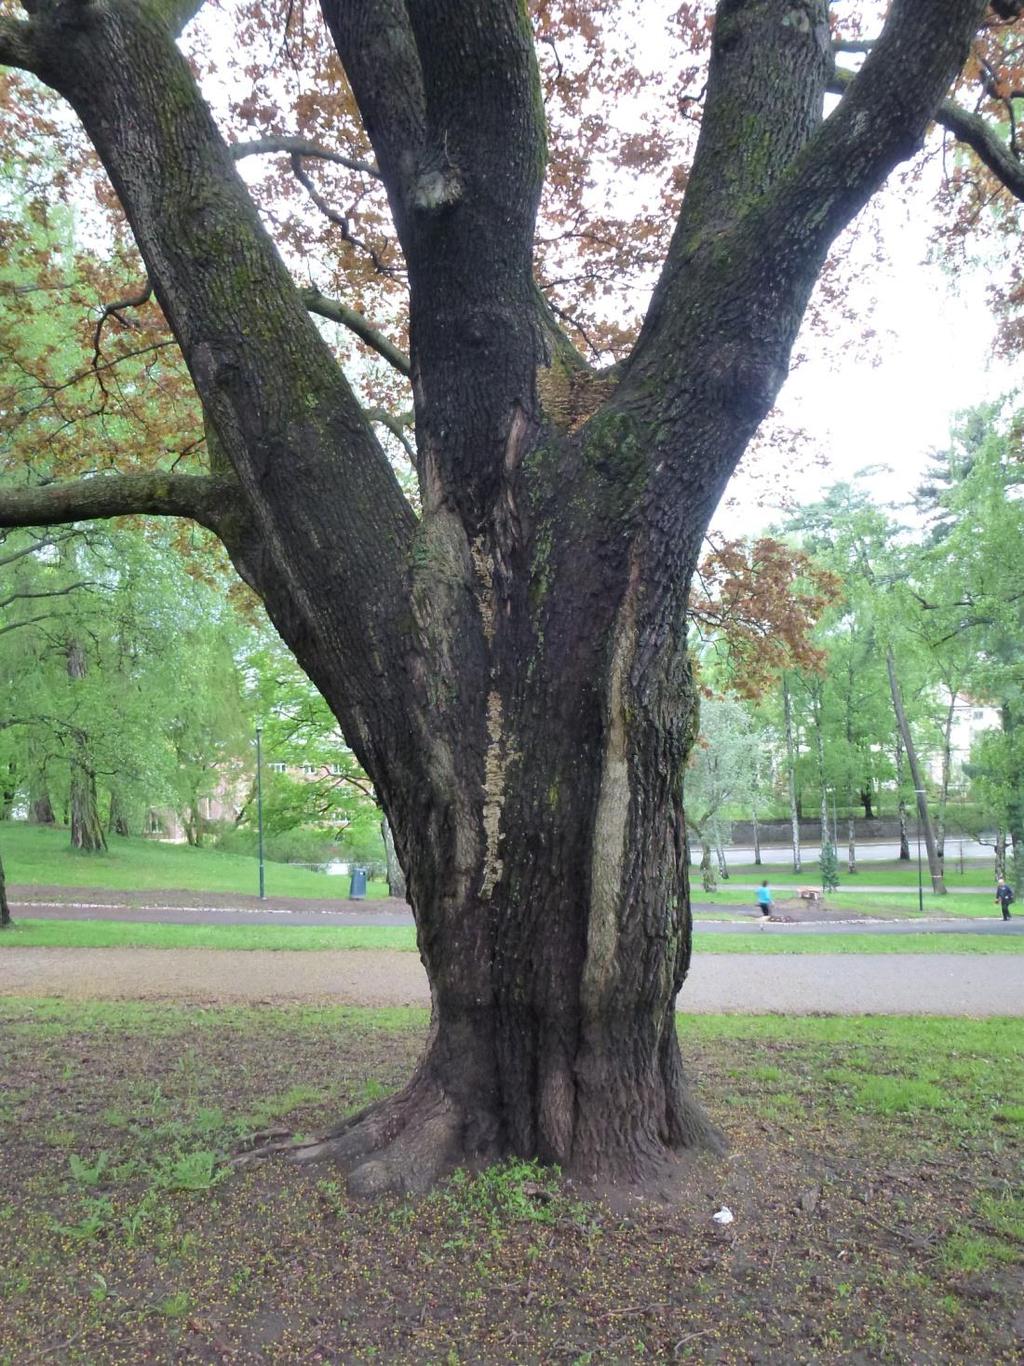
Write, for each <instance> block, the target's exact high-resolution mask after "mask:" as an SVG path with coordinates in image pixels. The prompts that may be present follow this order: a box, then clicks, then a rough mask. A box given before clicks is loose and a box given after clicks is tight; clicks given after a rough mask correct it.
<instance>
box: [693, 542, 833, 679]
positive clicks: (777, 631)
mask: <svg viewBox="0 0 1024 1366" xmlns="http://www.w3.org/2000/svg"><path fill="white" fill-rule="evenodd" d="M840 591H841V585H840V582H839V579H838V578H837V577H836V576H835V575H834V574H831V573H829V572H828V571H827V570H824V569H821V568H820V567H819V566H817V565H815V564H814V562H813V561H812V560H811V559H810V558H809V557H808V556H807V555H805V554H804V553H803V552H802V551H799V550H795V549H794V548H793V547H792V546H789V545H786V544H785V542H783V541H779V540H777V539H776V538H775V537H772V536H762V537H760V538H758V539H757V540H756V541H752V542H751V541H743V540H734V541H723V542H722V543H721V544H719V545H714V544H712V545H711V548H710V550H709V551H708V553H707V554H706V555H705V557H704V559H703V560H702V561H701V564H700V566H699V568H698V571H697V575H696V577H695V579H694V585H693V588H692V589H691V594H690V620H691V622H692V623H693V625H694V627H695V628H696V630H697V631H698V633H699V634H700V635H701V637H702V638H703V639H704V640H705V641H711V640H714V641H715V642H716V644H717V645H718V646H719V647H720V649H721V650H723V651H724V652H725V654H726V656H727V659H728V687H729V689H730V690H731V691H733V692H735V693H738V694H739V695H740V696H741V697H748V698H757V697H760V696H761V695H762V694H763V693H764V692H766V691H767V689H768V688H769V687H771V685H772V683H773V682H774V681H775V679H776V678H777V677H778V675H779V674H780V673H781V672H782V671H783V670H785V669H790V668H803V669H817V670H820V669H821V667H822V664H823V662H824V653H823V652H822V651H821V650H819V649H817V647H816V646H815V645H814V644H813V643H812V641H811V632H812V631H813V630H814V627H815V626H816V624H817V622H818V621H819V619H820V617H821V615H822V613H823V612H824V610H825V609H826V607H828V606H829V604H830V603H833V602H835V601H836V600H837V599H838V597H839V596H840Z"/></svg>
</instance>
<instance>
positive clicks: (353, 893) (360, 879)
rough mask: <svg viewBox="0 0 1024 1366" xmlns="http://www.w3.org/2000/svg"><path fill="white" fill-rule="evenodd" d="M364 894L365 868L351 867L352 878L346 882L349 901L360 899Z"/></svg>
mask: <svg viewBox="0 0 1024 1366" xmlns="http://www.w3.org/2000/svg"><path fill="white" fill-rule="evenodd" d="M365 896H366V869H365V868H353V869H352V878H351V880H350V882H349V884H348V899H349V901H362V900H363V898H364V897H365Z"/></svg>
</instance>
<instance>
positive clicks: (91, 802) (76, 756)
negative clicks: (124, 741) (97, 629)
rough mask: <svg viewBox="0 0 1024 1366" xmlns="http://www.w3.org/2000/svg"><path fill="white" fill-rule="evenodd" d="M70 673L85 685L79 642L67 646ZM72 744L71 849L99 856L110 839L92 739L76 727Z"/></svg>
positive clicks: (71, 677)
mask: <svg viewBox="0 0 1024 1366" xmlns="http://www.w3.org/2000/svg"><path fill="white" fill-rule="evenodd" d="M67 671H68V678H70V679H72V680H74V681H76V682H81V681H82V680H83V679H84V678H85V676H86V673H87V671H88V666H87V663H86V657H85V651H84V650H83V649H82V646H81V644H80V643H79V642H78V641H77V640H72V641H69V642H68V645H67ZM70 744H71V755H70V759H69V767H70V770H71V782H70V788H69V805H70V808H71V822H70V824H71V847H72V849H80V850H82V851H83V853H98V852H99V851H100V850H103V849H106V847H107V838H106V835H105V834H104V833H103V822H102V820H101V819H100V811H99V802H98V800H97V795H96V774H95V772H94V770H93V766H92V760H91V758H90V755H89V737H88V735H87V734H86V733H85V731H83V730H80V729H77V728H73V729H71V731H70Z"/></svg>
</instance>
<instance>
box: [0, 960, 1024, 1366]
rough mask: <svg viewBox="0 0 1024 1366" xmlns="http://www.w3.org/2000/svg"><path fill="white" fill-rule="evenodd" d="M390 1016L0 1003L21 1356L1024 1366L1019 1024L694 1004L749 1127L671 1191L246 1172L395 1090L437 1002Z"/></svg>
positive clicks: (690, 1030)
mask: <svg viewBox="0 0 1024 1366" xmlns="http://www.w3.org/2000/svg"><path fill="white" fill-rule="evenodd" d="M250 957H251V955H250ZM308 957H311V955H307V958H308ZM379 1018H380V1017H379V1016H378V1017H372V1018H371V1017H368V1016H361V1015H359V1014H358V1013H355V1012H348V1013H347V1014H346V1012H344V1011H342V1010H338V1009H323V1008H311V1007H306V1006H294V1005H293V1006H290V1007H287V1008H283V1009H277V1008H272V1007H267V1006H263V1007H260V1008H257V1009H246V1008H241V1007H231V1008H226V1009H200V1008H197V1007H195V1006H188V1007H186V1006H153V1005H145V1004H138V1003H131V1004H118V1005H102V1006H97V1005H83V1004H81V1003H71V1004H68V1005H60V1006H47V1007H33V1006H30V1004H29V1003H28V1002H25V1003H22V1002H19V1001H17V1000H14V999H10V998H8V999H0V1035H2V1037H3V1039H4V1048H3V1050H2V1052H0V1125H2V1127H3V1130H4V1133H5V1135H6V1136H7V1139H6V1142H5V1145H4V1158H3V1165H2V1168H0V1304H2V1306H3V1309H2V1312H0V1362H3V1363H4V1364H5V1366H29V1364H30V1363H32V1364H37V1363H47V1364H48V1363H57V1364H58V1366H63V1364H65V1363H66V1364H67V1366H72V1364H74V1366H119V1364H123V1366H140V1363H147V1364H148V1363H160V1364H161V1366H162V1364H163V1363H167V1364H168V1366H171V1363H185V1364H186V1366H262V1364H263V1363H273V1364H274V1366H307V1363H310V1364H315V1363H318V1362H323V1363H332V1366H333V1364H334V1363H338V1364H340V1363H362V1362H386V1363H401V1366H405V1364H406V1363H416V1364H418V1363H424V1366H426V1364H427V1363H429V1364H430V1366H470V1363H477V1364H479V1366H534V1364H536V1363H545V1366H546V1364H547V1363H556V1364H564V1366H570V1364H571V1363H575V1364H576V1366H588V1364H589V1366H619V1364H620V1363H632V1362H637V1363H641V1362H645V1361H657V1362H682V1361H692V1362H700V1363H712V1362H713V1363H718V1364H719V1366H756V1364H760V1366H777V1364H778V1366H781V1364H782V1363H785V1366H790V1363H798V1364H799V1363H807V1364H808V1366H840V1364H841V1366H866V1363H876V1362H877V1363H899V1364H901V1366H902V1364H903V1363H906V1366H932V1364H933V1363H938V1364H941V1366H944V1364H945V1363H948V1364H949V1366H963V1363H972V1364H973V1363H977V1364H978V1366H981V1363H985V1366H988V1364H989V1363H1006V1364H1007V1366H1009V1363H1019V1362H1020V1360H1021V1356H1022V1352H1024V1312H1022V1308H1021V1306H1022V1299H1024V1267H1022V1255H1021V1254H1022V1246H1024V1224H1022V1222H1021V1212H1022V1210H1024V1200H1022V1199H1021V1197H1020V1194H1019V1185H1017V1183H1018V1182H1019V1177H1020V1162H1021V1147H1020V1126H1021V1120H1022V1118H1024V1111H1022V1110H1021V1107H1020V1104H1019V1101H1020V1096H1021V1094H1024V1091H1022V1087H1024V1071H1022V1068H1024V1062H1022V1058H1024V1049H1022V1047H1021V1040H1020V1026H1018V1025H1007V1024H1001V1023H992V1024H988V1023H978V1022H967V1021H965V1022H959V1023H958V1024H957V1025H956V1026H950V1025H949V1024H948V1023H946V1022H942V1021H934V1022H916V1023H915V1022H907V1023H906V1024H904V1023H903V1022H892V1021H889V1022H884V1021H881V1022H879V1021H861V1022H858V1021H848V1020H844V1021H841V1022H836V1023H835V1024H834V1025H833V1022H830V1021H814V1020H805V1021H778V1022H776V1024H775V1025H774V1026H773V1028H772V1030H768V1029H767V1027H766V1022H761V1024H760V1025H758V1026H757V1028H756V1032H752V1031H751V1030H750V1029H747V1028H746V1027H745V1026H746V1022H745V1021H742V1020H737V1021H728V1022H724V1023H723V1022H717V1023H715V1022H711V1021H709V1022H708V1023H707V1025H706V1026H705V1025H702V1024H701V1023H700V1022H699V1021H692V1022H690V1023H689V1024H687V1025H686V1026H685V1027H684V1051H685V1054H686V1057H687V1059H688V1064H689V1066H690V1067H691V1069H692V1072H693V1075H694V1077H695V1084H696V1086H697V1089H698V1093H699V1094H700V1096H701V1097H702V1098H703V1099H704V1100H705V1102H706V1103H707V1104H708V1105H709V1107H710V1109H711V1112H712V1115H713V1117H714V1119H715V1121H716V1122H717V1123H718V1124H719V1125H721V1127H722V1128H723V1129H724V1130H725V1132H726V1133H727V1135H728V1139H729V1142H730V1151H729V1154H728V1156H727V1157H726V1158H725V1159H712V1158H707V1157H705V1158H700V1159H697V1160H693V1161H691V1162H689V1163H687V1164H684V1165H683V1166H681V1167H680V1168H679V1169H678V1170H676V1171H674V1172H672V1173H666V1176H665V1187H666V1189H665V1192H664V1195H665V1203H663V1202H662V1200H661V1199H659V1198H654V1199H645V1200H636V1199H630V1198H629V1197H628V1195H625V1196H623V1197H622V1198H620V1199H619V1200H617V1201H616V1203H615V1204H614V1205H608V1204H604V1203H602V1202H596V1203H595V1202H591V1201H583V1200H581V1199H580V1193H579V1192H578V1191H575V1190H574V1189H573V1188H572V1187H569V1188H566V1187H564V1186H562V1185H561V1184H560V1183H559V1182H558V1180H557V1178H556V1177H554V1176H553V1175H552V1174H551V1173H550V1172H543V1171H540V1170H538V1169H536V1168H531V1167H524V1166H522V1165H519V1166H518V1167H517V1166H510V1167H502V1168H497V1169H491V1170H490V1171H489V1172H486V1173H484V1174H482V1175H481V1176H479V1177H470V1176H468V1175H466V1174H465V1173H463V1174H461V1175H457V1176H456V1177H455V1178H453V1179H452V1180H451V1181H449V1182H447V1183H445V1184H443V1185H442V1186H441V1187H439V1188H438V1190H437V1191H435V1193H434V1194H432V1195H431V1196H429V1197H427V1198H425V1199H422V1200H419V1201H416V1202H409V1201H404V1200H398V1199H391V1198H389V1199H386V1200H383V1201H381V1202H379V1203H377V1204H373V1205H370V1206H366V1205H359V1204H356V1203H353V1202H352V1201H350V1200H349V1199H348V1198H347V1196H346V1194H345V1189H344V1183H343V1178H342V1176H341V1173H339V1172H338V1171H337V1170H336V1169H334V1168H332V1167H330V1166H323V1167H320V1168H315V1169H301V1168H297V1167H295V1166H294V1165H292V1164H289V1163H288V1162H286V1161H284V1160H283V1159H281V1158H280V1157H277V1158H271V1159H268V1160H263V1161H257V1162H253V1163H252V1164H251V1165H245V1166H241V1167H231V1166H230V1165H229V1159H230V1157H231V1155H232V1154H233V1153H234V1154H239V1153H244V1151H245V1148H246V1141H247V1140H246V1135H249V1134H252V1133H253V1132H254V1131H256V1130H266V1129H267V1128H268V1127H269V1128H273V1127H274V1126H279V1127H280V1128H282V1129H284V1130H289V1131H292V1132H300V1131H305V1132H310V1131H315V1130H317V1129H318V1128H320V1127H322V1126H323V1125H325V1124H327V1123H329V1122H330V1121H331V1120H332V1119H333V1118H335V1117H336V1116H337V1115H338V1113H339V1112H344V1111H346V1110H349V1109H351V1108H353V1107H358V1106H360V1105H363V1104H365V1103H366V1102H367V1101H370V1100H373V1099H374V1098H376V1097H378V1096H381V1095H383V1094H386V1093H387V1092H388V1091H389V1090H390V1089H392V1088H394V1087H396V1086H399V1085H401V1083H402V1082H403V1080H404V1079H405V1078H406V1077H407V1076H408V1074H409V1070H410V1068H411V1066H412V1064H413V1061H414V1059H415V1057H416V1054H417V1052H418V1050H419V1048H420V1047H421V1045H422V1041H423V1020H422V1016H416V1017H415V1019H413V1020H410V1021H409V1022H407V1023H405V1024H402V1023H401V1022H397V1023H392V1024H391V1025H389V1026H387V1027H385V1026H383V1025H381V1024H377V1023H374V1020H376V1019H379ZM723 1207H726V1208H728V1210H729V1212H730V1213H731V1215H732V1222H731V1223H727V1224H719V1223H716V1222H715V1221H714V1220H713V1218H712V1216H713V1214H714V1213H715V1212H716V1211H718V1210H721V1209H722V1208H723Z"/></svg>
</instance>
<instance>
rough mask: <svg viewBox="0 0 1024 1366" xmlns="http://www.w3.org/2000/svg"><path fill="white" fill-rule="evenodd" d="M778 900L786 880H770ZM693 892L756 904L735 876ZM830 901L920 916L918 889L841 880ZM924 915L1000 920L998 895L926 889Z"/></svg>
mask: <svg viewBox="0 0 1024 1366" xmlns="http://www.w3.org/2000/svg"><path fill="white" fill-rule="evenodd" d="M769 885H770V887H771V889H772V893H773V895H774V897H775V900H776V901H787V900H789V899H790V898H791V897H792V895H793V894H792V892H791V891H790V890H789V887H788V885H787V884H786V883H778V882H775V881H774V880H770V881H769ZM800 886H812V887H813V886H814V883H813V882H811V883H806V882H805V883H801V884H800ZM690 895H691V896H692V897H693V900H694V902H695V903H697V904H699V905H704V906H753V905H754V893H753V891H750V890H745V889H744V887H743V886H742V885H740V886H736V885H734V884H733V881H732V879H731V878H730V880H729V881H728V882H720V883H719V884H718V890H717V891H715V892H705V891H704V889H703V888H702V887H701V886H700V885H699V883H696V884H695V883H691V885H690ZM825 901H826V903H827V904H828V905H829V906H831V907H834V908H835V909H836V910H840V911H856V912H858V913H859V914H861V915H879V916H898V917H899V918H900V919H908V918H919V917H920V915H921V912H920V911H919V910H918V898H917V891H916V890H915V891H913V892H859V891H857V890H856V889H851V884H850V883H848V882H846V883H844V882H841V883H840V885H839V891H838V892H829V894H828V896H827V897H826V898H825ZM924 915H925V916H926V917H929V916H941V917H943V918H945V917H953V918H954V919H957V920H960V919H979V920H984V919H986V918H990V919H995V920H998V919H999V908H998V907H997V906H996V904H995V898H994V896H992V897H989V896H985V895H983V894H981V893H980V892H979V893H976V894H965V895H962V896H934V895H933V894H932V893H931V892H929V891H928V890H927V889H925V893H924Z"/></svg>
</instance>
